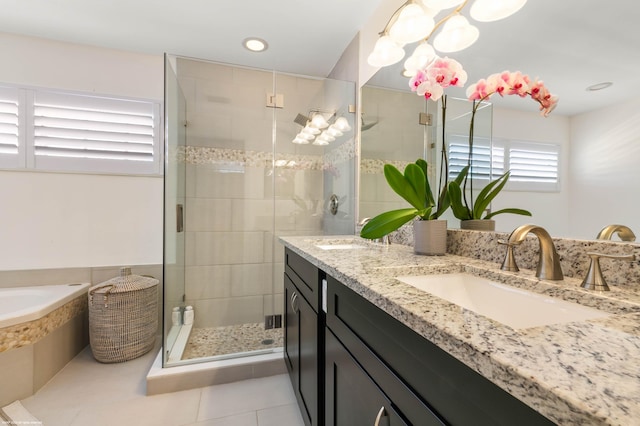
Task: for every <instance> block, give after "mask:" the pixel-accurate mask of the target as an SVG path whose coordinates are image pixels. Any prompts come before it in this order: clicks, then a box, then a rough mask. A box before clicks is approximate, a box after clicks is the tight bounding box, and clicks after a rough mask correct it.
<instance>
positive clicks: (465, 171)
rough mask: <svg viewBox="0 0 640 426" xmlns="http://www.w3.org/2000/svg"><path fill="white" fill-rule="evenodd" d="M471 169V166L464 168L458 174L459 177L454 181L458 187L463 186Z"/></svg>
mask: <svg viewBox="0 0 640 426" xmlns="http://www.w3.org/2000/svg"><path fill="white" fill-rule="evenodd" d="M469 167H470V166H464V168H463V169H462V170H460V173H458V176H456V178H455V179H454V180H453V181H454V182H455V183H457V184H458V186H462V181H463V180H464V179H465V178H466V177H467V174H468V173H469Z"/></svg>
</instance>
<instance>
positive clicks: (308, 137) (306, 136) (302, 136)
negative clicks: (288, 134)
mask: <svg viewBox="0 0 640 426" xmlns="http://www.w3.org/2000/svg"><path fill="white" fill-rule="evenodd" d="M297 137H298V138H300V139H304V140H308V141H311V140H313V139H314V138H315V136H314V135H310V134H309V133H304V132H300V133H298V136H297Z"/></svg>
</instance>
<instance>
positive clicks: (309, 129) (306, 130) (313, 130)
mask: <svg viewBox="0 0 640 426" xmlns="http://www.w3.org/2000/svg"><path fill="white" fill-rule="evenodd" d="M302 133H306V134H308V135H314V136H315V135H319V134H320V130H319V129H316V128H315V127H311V126H309V125H306V126H305V128H304V129H302Z"/></svg>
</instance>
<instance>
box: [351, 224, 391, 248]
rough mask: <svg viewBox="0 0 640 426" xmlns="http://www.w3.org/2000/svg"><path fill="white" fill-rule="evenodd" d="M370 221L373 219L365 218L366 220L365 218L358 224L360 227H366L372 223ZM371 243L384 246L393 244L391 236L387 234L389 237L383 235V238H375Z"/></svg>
mask: <svg viewBox="0 0 640 426" xmlns="http://www.w3.org/2000/svg"><path fill="white" fill-rule="evenodd" d="M370 220H371V218H370V217H365V218H364V219H362V220H361V221H360V222H358V225H360V226H364V225H366V224H367V223H369V221H370ZM371 241H373V242H374V243H380V244H384V245H386V244H391V240H390V239H389V234H387V235H383V236H382V237H380V238H375V239H373V240H371Z"/></svg>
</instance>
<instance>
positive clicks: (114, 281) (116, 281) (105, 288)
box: [89, 266, 159, 294]
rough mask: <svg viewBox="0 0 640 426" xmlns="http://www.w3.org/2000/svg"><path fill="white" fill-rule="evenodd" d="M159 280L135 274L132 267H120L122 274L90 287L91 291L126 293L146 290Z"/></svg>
mask: <svg viewBox="0 0 640 426" xmlns="http://www.w3.org/2000/svg"><path fill="white" fill-rule="evenodd" d="M158 283H159V281H158V280H157V279H155V278H153V277H145V276H142V275H134V274H132V273H131V268H130V267H128V266H127V267H124V268H120V276H118V277H115V278H111V279H110V280H107V281H105V282H102V283H100V284H97V285H95V286H93V287H91V288H90V289H89V293H90V294H93V293H124V292H127V291H134V290H144V289H145V288H149V287H153V286H155V285H157V284H158Z"/></svg>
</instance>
